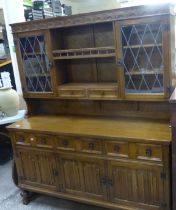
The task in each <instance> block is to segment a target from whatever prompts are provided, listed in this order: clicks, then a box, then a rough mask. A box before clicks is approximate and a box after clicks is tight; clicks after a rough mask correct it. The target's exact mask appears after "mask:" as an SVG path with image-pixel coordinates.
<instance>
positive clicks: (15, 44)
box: [13, 39, 18, 47]
mask: <svg viewBox="0 0 176 210" xmlns="http://www.w3.org/2000/svg"><path fill="white" fill-rule="evenodd" d="M13 42H14V46H15V47H16V46H17V43H18V41H17V39H14V40H13Z"/></svg>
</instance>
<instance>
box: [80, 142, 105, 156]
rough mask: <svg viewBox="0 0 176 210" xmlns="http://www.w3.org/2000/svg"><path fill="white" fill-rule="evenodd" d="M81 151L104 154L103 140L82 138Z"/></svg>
mask: <svg viewBox="0 0 176 210" xmlns="http://www.w3.org/2000/svg"><path fill="white" fill-rule="evenodd" d="M80 151H81V152H84V153H92V154H102V153H103V146H102V142H101V141H100V140H96V139H87V138H85V139H82V140H81V142H80Z"/></svg>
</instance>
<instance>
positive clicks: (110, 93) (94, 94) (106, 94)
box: [88, 88, 117, 99]
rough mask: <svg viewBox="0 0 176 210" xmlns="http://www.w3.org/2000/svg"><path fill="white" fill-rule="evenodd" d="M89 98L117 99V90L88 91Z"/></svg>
mask: <svg viewBox="0 0 176 210" xmlns="http://www.w3.org/2000/svg"><path fill="white" fill-rule="evenodd" d="M88 97H89V98H107V99H108V98H109V99H111V98H112V99H113V98H117V89H116V88H112V89H93V88H92V89H88Z"/></svg>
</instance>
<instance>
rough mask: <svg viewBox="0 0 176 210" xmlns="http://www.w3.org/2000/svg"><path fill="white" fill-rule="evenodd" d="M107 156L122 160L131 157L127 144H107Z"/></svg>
mask: <svg viewBox="0 0 176 210" xmlns="http://www.w3.org/2000/svg"><path fill="white" fill-rule="evenodd" d="M105 147H106V154H107V155H110V156H117V157H122V158H128V157H129V148H128V143H127V142H106V146H105Z"/></svg>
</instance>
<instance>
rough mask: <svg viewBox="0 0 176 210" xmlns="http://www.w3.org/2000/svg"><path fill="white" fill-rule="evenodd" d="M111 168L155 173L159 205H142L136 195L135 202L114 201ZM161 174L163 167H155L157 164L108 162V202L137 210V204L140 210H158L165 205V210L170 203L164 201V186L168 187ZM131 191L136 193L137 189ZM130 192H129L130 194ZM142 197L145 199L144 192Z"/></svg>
mask: <svg viewBox="0 0 176 210" xmlns="http://www.w3.org/2000/svg"><path fill="white" fill-rule="evenodd" d="M113 166H115V167H117V168H118V167H119V168H124V169H127V170H130V169H131V170H141V173H142V172H143V171H144V170H148V172H154V173H156V174H157V175H158V177H159V180H158V182H157V184H158V186H157V187H158V189H159V193H160V194H159V197H158V199H159V200H160V201H161V203H160V205H151V204H149V203H142V202H141V201H140V200H138V197H137V195H136V197H135V199H136V201H132V200H131V201H130V200H128V199H127V198H126V199H122V198H119V199H116V198H115V196H114V190H115V188H114V187H115V180H114V179H113ZM137 174H138V175H139V173H136V175H137ZM163 174H164V167H163V166H162V165H159V164H158V165H157V164H152V163H151V164H145V163H142V162H141V163H140V162H138V163H137V162H129V161H120V160H112V161H111V160H110V161H109V163H108V177H109V178H110V180H111V181H112V186H111V187H110V189H109V201H110V202H113V203H116V204H119V205H127V206H129V207H130V206H131V207H132V206H133V207H134V208H135V207H136V208H139V204H140V207H141V209H143V208H145V209H150V210H157V209H160V208H161V209H162V208H163V207H162V205H163V204H164V205H165V204H166V203H167V207H166V209H168V208H169V205H170V202H169V200H167V201H166V200H165V197H166V196H165V195H166V192H165V191H164V190H166V189H167V187H166V184H167V185H168V183H167V180H166V179H165V178H163V177H162V175H163ZM133 175H134V176H135V174H133ZM149 176H150V175H149ZM155 178H156V177H155ZM124 179H125V178H124ZM136 179H137V178H136ZM136 179H135V178H134V180H136ZM150 179H152V177H150ZM131 180H132V178H131ZM123 181H124V180H123ZM144 181H146V180H144ZM121 182H122V181H121ZM134 183H135V182H134ZM144 184H145V183H144ZM131 185H134V184H133V182H132V183H131ZM136 185H137V183H136ZM128 187H130V184H129V185H128ZM124 190H125V189H124ZM133 190H134V191H135V190H136V191H137V188H136V189H133ZM133 190H132V191H133ZM132 191H131V193H132ZM166 191H167V190H166ZM125 193H127V192H125ZM156 193H157V192H156ZM144 196H145V198H146V195H145V192H144ZM153 202H154V201H153Z"/></svg>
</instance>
